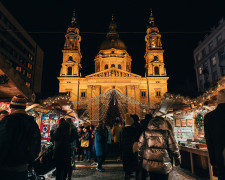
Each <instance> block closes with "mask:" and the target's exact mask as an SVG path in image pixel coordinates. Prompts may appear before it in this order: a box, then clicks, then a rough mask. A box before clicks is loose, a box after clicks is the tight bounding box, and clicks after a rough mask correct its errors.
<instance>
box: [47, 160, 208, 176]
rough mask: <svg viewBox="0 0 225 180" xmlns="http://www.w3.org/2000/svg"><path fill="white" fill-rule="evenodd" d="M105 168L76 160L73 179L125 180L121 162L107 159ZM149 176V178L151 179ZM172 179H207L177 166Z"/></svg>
mask: <svg viewBox="0 0 225 180" xmlns="http://www.w3.org/2000/svg"><path fill="white" fill-rule="evenodd" d="M103 168H104V169H105V170H106V171H105V172H99V171H97V170H96V166H94V165H91V163H86V162H76V170H74V171H73V180H123V179H124V173H123V166H122V164H121V162H116V161H115V160H106V162H105V164H104V165H103ZM51 173H52V171H51V172H49V173H48V174H46V175H45V177H46V180H55V177H52V175H51ZM149 179H150V178H148V179H147V180H149ZM169 179H170V180H207V179H201V178H198V177H195V176H192V175H191V174H190V172H188V171H183V170H182V169H180V168H177V167H175V168H174V170H173V171H172V172H171V173H170V178H169Z"/></svg>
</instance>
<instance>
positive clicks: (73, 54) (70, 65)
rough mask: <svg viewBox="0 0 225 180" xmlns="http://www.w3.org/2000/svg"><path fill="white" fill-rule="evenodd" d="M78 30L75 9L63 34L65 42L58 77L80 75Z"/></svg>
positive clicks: (79, 37) (79, 38)
mask: <svg viewBox="0 0 225 180" xmlns="http://www.w3.org/2000/svg"><path fill="white" fill-rule="evenodd" d="M79 33H80V30H79V28H78V25H77V21H76V17H75V11H74V12H73V17H72V20H71V23H70V25H69V27H68V29H67V32H66V35H65V44H64V49H63V50H62V53H63V62H62V68H61V71H60V77H78V76H79V75H80V68H81V64H80V62H81V58H82V55H81V52H80V41H81V36H80V34H79Z"/></svg>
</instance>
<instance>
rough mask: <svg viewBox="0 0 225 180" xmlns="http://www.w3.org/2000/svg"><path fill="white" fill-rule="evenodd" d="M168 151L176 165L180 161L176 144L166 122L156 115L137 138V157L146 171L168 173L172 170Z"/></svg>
mask: <svg viewBox="0 0 225 180" xmlns="http://www.w3.org/2000/svg"><path fill="white" fill-rule="evenodd" d="M169 153H171V155H172V156H173V157H174V158H175V162H176V164H177V165H178V164H180V163H181V158H180V152H179V148H178V145H177V143H176V140H175V138H174V136H173V135H172V133H171V132H170V130H169V129H168V125H167V123H166V122H165V120H164V119H163V118H161V117H156V118H154V119H152V120H151V121H150V122H149V124H148V128H147V129H146V130H145V131H144V132H143V133H142V135H141V137H140V138H139V143H138V158H139V160H140V161H141V163H142V167H143V168H144V169H145V170H146V171H148V172H154V173H159V174H168V173H170V171H171V170H172V163H171V159H170V156H169Z"/></svg>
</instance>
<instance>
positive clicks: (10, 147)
mask: <svg viewBox="0 0 225 180" xmlns="http://www.w3.org/2000/svg"><path fill="white" fill-rule="evenodd" d="M31 129H32V131H31ZM29 133H30V134H29ZM31 133H32V134H31ZM34 133H35V136H34ZM30 137H32V139H29V138H30ZM28 143H30V144H28ZM31 143H32V144H33V145H32V144H31ZM34 143H35V144H34ZM29 146H32V147H33V148H35V150H34V152H30V153H31V154H32V156H33V158H32V159H30V160H29V157H28V150H29V149H30V148H29ZM33 148H32V149H33ZM40 150H41V134H40V129H39V127H38V125H37V123H36V122H35V120H34V118H33V117H32V116H29V115H27V114H26V113H25V111H22V110H18V111H17V112H15V113H12V114H11V115H9V116H6V117H4V118H3V119H2V121H0V168H1V167H17V166H21V165H24V164H27V163H28V162H29V161H30V162H32V161H33V160H34V159H35V158H37V157H38V155H39V152H40Z"/></svg>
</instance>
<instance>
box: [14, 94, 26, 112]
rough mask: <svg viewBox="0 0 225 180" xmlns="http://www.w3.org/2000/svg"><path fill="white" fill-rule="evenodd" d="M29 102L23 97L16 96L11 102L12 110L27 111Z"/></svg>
mask: <svg viewBox="0 0 225 180" xmlns="http://www.w3.org/2000/svg"><path fill="white" fill-rule="evenodd" d="M26 102H27V100H26V99H25V98H24V97H23V96H22V95H17V96H14V97H13V98H12V100H11V102H10V108H13V109H26Z"/></svg>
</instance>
